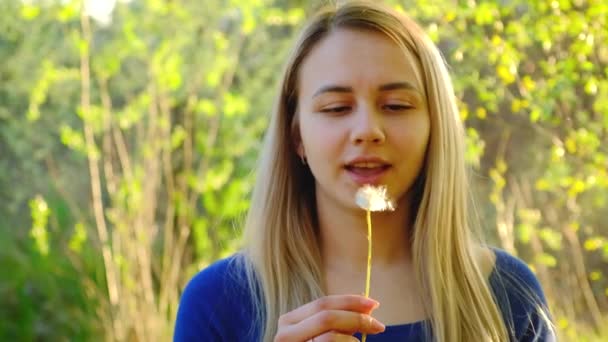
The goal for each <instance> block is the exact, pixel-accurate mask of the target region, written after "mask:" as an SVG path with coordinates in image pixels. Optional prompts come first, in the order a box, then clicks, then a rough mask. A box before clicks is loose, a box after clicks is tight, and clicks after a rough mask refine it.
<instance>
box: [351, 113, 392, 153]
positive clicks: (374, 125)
mask: <svg viewBox="0 0 608 342" xmlns="http://www.w3.org/2000/svg"><path fill="white" fill-rule="evenodd" d="M353 120H354V122H353V126H352V132H351V137H352V139H351V140H352V142H353V143H354V144H357V145H358V144H362V143H375V144H379V143H383V142H384V140H385V139H386V136H385V133H384V127H383V122H382V116H381V113H378V112H377V111H376V110H375V109H374V108H370V107H365V108H360V109H359V110H358V111H357V112H356V113H355V115H354V117H353Z"/></svg>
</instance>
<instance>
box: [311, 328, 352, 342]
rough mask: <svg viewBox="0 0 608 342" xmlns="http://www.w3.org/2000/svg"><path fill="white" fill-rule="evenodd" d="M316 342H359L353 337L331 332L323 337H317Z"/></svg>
mask: <svg viewBox="0 0 608 342" xmlns="http://www.w3.org/2000/svg"><path fill="white" fill-rule="evenodd" d="M312 341H314V342H359V340H358V339H357V338H356V337H354V336H353V335H347V334H341V333H339V332H335V331H330V332H328V333H325V334H323V335H321V336H317V337H315V338H314V340H312Z"/></svg>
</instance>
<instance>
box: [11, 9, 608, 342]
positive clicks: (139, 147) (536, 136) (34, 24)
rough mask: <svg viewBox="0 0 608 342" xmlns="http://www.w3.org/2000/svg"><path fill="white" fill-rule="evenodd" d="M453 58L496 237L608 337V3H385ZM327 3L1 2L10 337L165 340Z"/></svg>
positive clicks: (556, 309) (225, 249)
mask: <svg viewBox="0 0 608 342" xmlns="http://www.w3.org/2000/svg"><path fill="white" fill-rule="evenodd" d="M389 3H391V4H392V5H394V6H397V7H399V8H401V9H403V10H404V11H406V12H407V13H409V14H410V15H411V16H413V17H414V18H415V19H417V20H418V21H419V22H420V23H421V24H422V25H423V26H424V27H425V29H426V30H427V32H428V33H429V34H430V36H431V37H432V39H433V40H434V41H435V42H436V43H437V44H438V46H439V47H440V48H441V50H442V52H443V54H444V55H445V58H446V59H447V60H448V62H449V64H450V67H451V72H452V75H453V78H454V83H455V88H456V93H457V96H458V98H459V106H460V108H461V113H462V117H463V119H464V120H465V121H466V124H467V127H468V130H467V138H468V153H467V158H468V162H469V163H470V165H471V166H472V167H473V169H474V192H475V194H476V196H477V200H478V205H477V211H478V213H479V216H480V218H481V219H482V223H483V224H482V226H483V229H484V233H485V236H486V237H487V239H488V241H489V242H491V243H492V244H494V245H496V246H499V247H501V248H504V249H506V250H507V251H510V252H511V253H513V254H516V255H518V256H519V257H520V258H522V259H524V260H525V261H526V262H528V263H529V265H530V266H531V267H532V268H533V269H534V270H535V272H536V273H537V275H538V277H539V279H540V280H541V282H542V284H543V286H544V289H545V291H546V294H547V296H548V299H549V301H550V305H551V308H552V311H553V315H554V317H555V322H556V325H557V327H558V329H559V333H560V336H561V338H562V340H564V341H601V340H606V339H608V330H607V328H606V326H607V324H606V323H608V319H607V318H608V267H607V266H608V240H607V238H608V226H607V223H606V219H607V216H608V172H607V169H608V147H607V142H608V139H607V138H608V81H607V78H608V31H607V27H608V19H607V18H608V3H607V2H606V1H604V0H578V1H576V0H575V1H569V0H559V1H527V0H505V1H475V0H470V1H453V0H452V1H448V0H441V1H440V0H434V1H430V0H429V1H426V0H424V1H389ZM318 4H319V1H297V0H204V1H201V0H130V1H120V0H118V1H113V0H107V1H84V5H85V6H83V3H82V2H81V1H70V0H61V1H60V0H27V1H26V0H21V1H20V0H2V1H0V340H2V341H17V340H18V341H68V340H70V341H83V340H109V341H158V340H169V339H170V338H171V335H172V328H173V324H174V317H175V313H176V309H177V304H178V300H179V295H180V292H181V289H182V288H183V286H184V284H185V282H186V281H187V280H188V279H189V278H190V277H191V276H192V275H193V274H194V273H195V272H197V271H198V270H200V269H201V268H202V267H204V266H206V265H208V264H209V263H210V262H212V261H214V260H216V259H217V258H220V257H223V256H226V255H228V254H230V253H232V252H233V251H235V249H236V248H238V246H239V234H240V227H241V222H242V219H243V216H244V214H245V213H246V210H247V207H248V196H249V193H250V191H251V187H252V181H253V179H254V177H255V172H254V171H253V172H252V170H254V166H255V160H256V156H257V152H258V150H259V147H260V142H261V138H262V134H263V131H264V129H265V127H266V125H267V123H268V113H269V112H270V109H271V106H272V101H273V95H274V93H275V89H276V79H277V76H278V75H279V73H280V72H279V70H281V67H282V65H283V61H284V60H285V57H286V54H287V51H288V48H289V47H290V46H291V44H292V42H293V38H294V34H295V33H296V32H297V31H298V28H300V27H301V25H302V23H303V21H304V20H305V19H306V18H307V16H309V15H310V13H311V12H312V11H313V9H314V8H316V6H317V5H318Z"/></svg>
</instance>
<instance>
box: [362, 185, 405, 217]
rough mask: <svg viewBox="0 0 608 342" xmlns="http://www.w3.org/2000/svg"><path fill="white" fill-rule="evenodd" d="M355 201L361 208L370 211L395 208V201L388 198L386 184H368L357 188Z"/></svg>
mask: <svg viewBox="0 0 608 342" xmlns="http://www.w3.org/2000/svg"><path fill="white" fill-rule="evenodd" d="M355 202H356V203H357V205H358V206H359V207H360V208H361V209H365V210H369V211H385V210H391V211H392V210H395V206H394V205H393V202H392V201H391V200H390V199H389V198H388V195H387V193H386V186H384V185H382V186H373V185H369V184H366V185H364V186H362V187H361V188H359V190H357V194H356V195H355Z"/></svg>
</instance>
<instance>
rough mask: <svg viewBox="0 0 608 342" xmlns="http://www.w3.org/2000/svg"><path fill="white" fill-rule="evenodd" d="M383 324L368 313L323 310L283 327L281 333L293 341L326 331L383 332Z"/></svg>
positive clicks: (348, 332) (345, 332)
mask: <svg viewBox="0 0 608 342" xmlns="http://www.w3.org/2000/svg"><path fill="white" fill-rule="evenodd" d="M384 329H385V327H384V325H383V324H382V323H380V322H379V321H378V320H376V319H375V318H373V317H372V316H370V315H367V314H363V313H358V312H351V311H343V310H325V311H321V312H319V313H317V314H315V315H313V316H311V317H308V318H306V319H304V320H303V321H301V322H300V323H297V324H294V325H289V326H286V327H283V333H285V334H286V335H288V336H289V337H290V338H291V340H293V341H306V340H308V339H311V338H313V337H315V336H319V335H323V334H325V333H328V332H337V333H341V334H351V335H352V334H353V333H356V332H361V333H367V334H378V333H380V332H383V331H384Z"/></svg>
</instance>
